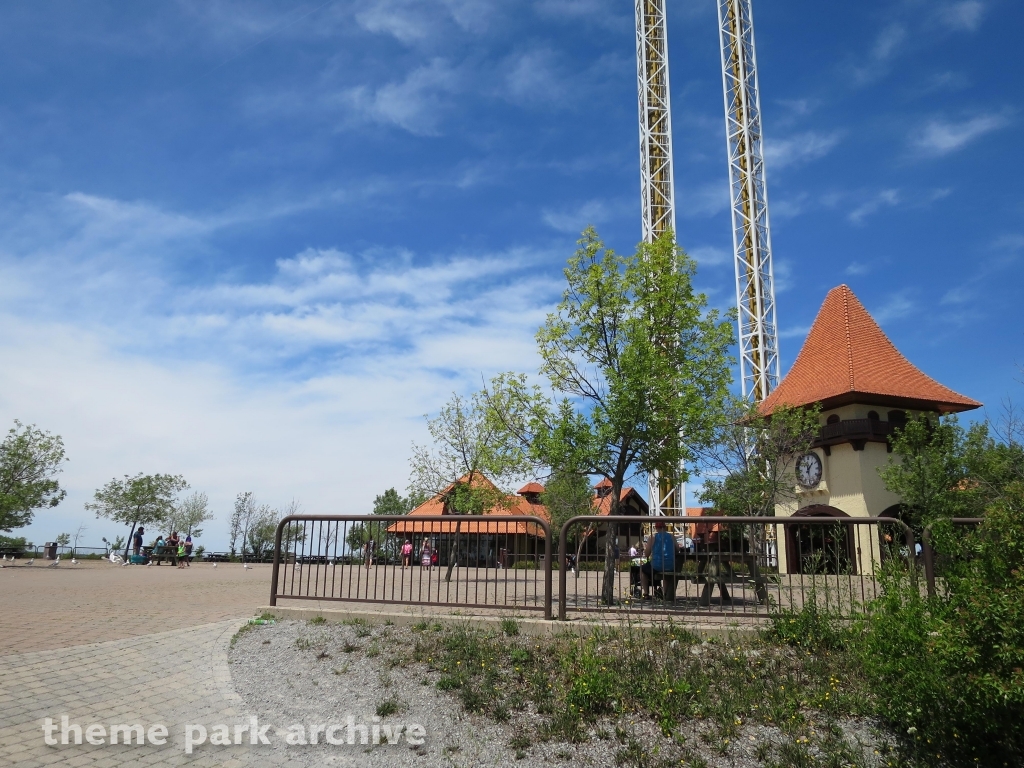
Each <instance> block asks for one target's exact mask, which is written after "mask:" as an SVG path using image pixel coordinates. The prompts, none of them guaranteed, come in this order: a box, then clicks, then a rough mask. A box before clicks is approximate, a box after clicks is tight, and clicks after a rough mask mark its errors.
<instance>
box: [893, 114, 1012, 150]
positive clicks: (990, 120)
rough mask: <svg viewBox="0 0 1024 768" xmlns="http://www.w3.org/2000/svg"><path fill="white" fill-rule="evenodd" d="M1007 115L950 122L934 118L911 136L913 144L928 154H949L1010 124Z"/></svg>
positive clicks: (992, 115) (989, 115)
mask: <svg viewBox="0 0 1024 768" xmlns="http://www.w3.org/2000/svg"><path fill="white" fill-rule="evenodd" d="M1009 122H1010V121H1009V118H1008V117H1006V115H998V114H988V115H978V116H977V117H972V118H971V119H969V120H962V121H960V122H950V121H945V120H932V121H930V122H929V123H928V124H927V125H925V127H924V131H923V132H921V133H920V134H915V135H913V136H911V139H910V142H911V145H912V146H914V147H915V148H916V149H918V150H919V151H921V152H922V153H924V154H927V155H935V156H940V155H947V154H949V153H950V152H955V151H956V150H958V149H962V148H963V147H965V146H967V144H969V143H970V142H972V141H974V140H975V139H977V138H980V137H981V136H984V135H985V134H986V133H991V132H992V131H997V130H999V129H1000V128H1004V127H1006V126H1007V125H1008V124H1009Z"/></svg>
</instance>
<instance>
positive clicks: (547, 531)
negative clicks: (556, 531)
mask: <svg viewBox="0 0 1024 768" xmlns="http://www.w3.org/2000/svg"><path fill="white" fill-rule="evenodd" d="M544 551H545V552H546V553H547V557H546V558H545V560H546V561H547V562H546V563H545V564H544V618H545V619H546V620H547V621H551V569H552V568H553V567H554V566H553V565H552V562H553V561H554V559H555V553H554V552H553V551H552V547H551V526H550V525H549V524H548V523H544ZM495 599H497V598H495Z"/></svg>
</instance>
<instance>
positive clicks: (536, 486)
mask: <svg viewBox="0 0 1024 768" xmlns="http://www.w3.org/2000/svg"><path fill="white" fill-rule="evenodd" d="M516 493H518V494H519V495H520V496H525V495H526V494H528V493H544V486H543V485H541V484H540V483H527V484H526V485H524V486H523V487H522V488H520V489H519V490H518V491H516Z"/></svg>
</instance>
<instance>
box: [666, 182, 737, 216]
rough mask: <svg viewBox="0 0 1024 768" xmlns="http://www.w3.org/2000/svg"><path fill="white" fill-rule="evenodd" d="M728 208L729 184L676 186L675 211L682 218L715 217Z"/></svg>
mask: <svg viewBox="0 0 1024 768" xmlns="http://www.w3.org/2000/svg"><path fill="white" fill-rule="evenodd" d="M728 208H729V183H728V182H727V181H713V182H710V183H708V184H701V185H699V186H695V187H691V186H689V185H677V186H676V211H677V213H678V214H679V215H680V216H682V217H684V218H705V217H711V216H715V215H717V214H719V213H721V212H722V211H724V210H727V209H728Z"/></svg>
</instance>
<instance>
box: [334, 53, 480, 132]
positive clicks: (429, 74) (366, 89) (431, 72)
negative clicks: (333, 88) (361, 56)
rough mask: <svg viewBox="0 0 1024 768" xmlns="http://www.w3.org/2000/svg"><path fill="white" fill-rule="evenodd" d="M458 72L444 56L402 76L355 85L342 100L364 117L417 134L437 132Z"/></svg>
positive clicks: (458, 82)
mask: <svg viewBox="0 0 1024 768" xmlns="http://www.w3.org/2000/svg"><path fill="white" fill-rule="evenodd" d="M461 82H462V76H461V74H460V73H459V72H458V71H457V70H456V69H455V68H454V67H452V66H451V64H449V63H448V62H447V61H445V60H444V59H433V60H431V61H430V62H429V63H427V64H424V65H422V66H419V67H417V68H416V69H414V70H412V71H411V72H410V73H409V74H408V75H406V77H405V79H404V80H401V81H395V82H391V83H386V84H385V85H382V86H379V87H377V88H373V87H370V86H365V85H361V86H357V87H355V88H351V89H349V90H348V91H347V92H345V94H344V96H343V100H344V101H345V102H346V103H348V104H349V105H350V106H351V107H353V108H354V109H355V110H356V111H357V112H359V113H361V114H362V115H364V116H365V117H367V118H369V119H371V120H373V121H375V122H378V123H384V124H389V123H390V124H392V125H397V126H398V127H400V128H404V129H405V130H407V131H409V132H410V133H413V134H416V135H420V136H431V135H437V133H438V132H439V125H440V123H441V120H442V118H443V116H444V113H445V112H446V111H447V110H448V108H449V106H450V99H449V97H450V96H451V95H452V94H453V93H456V92H457V91H459V90H460V88H461Z"/></svg>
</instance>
